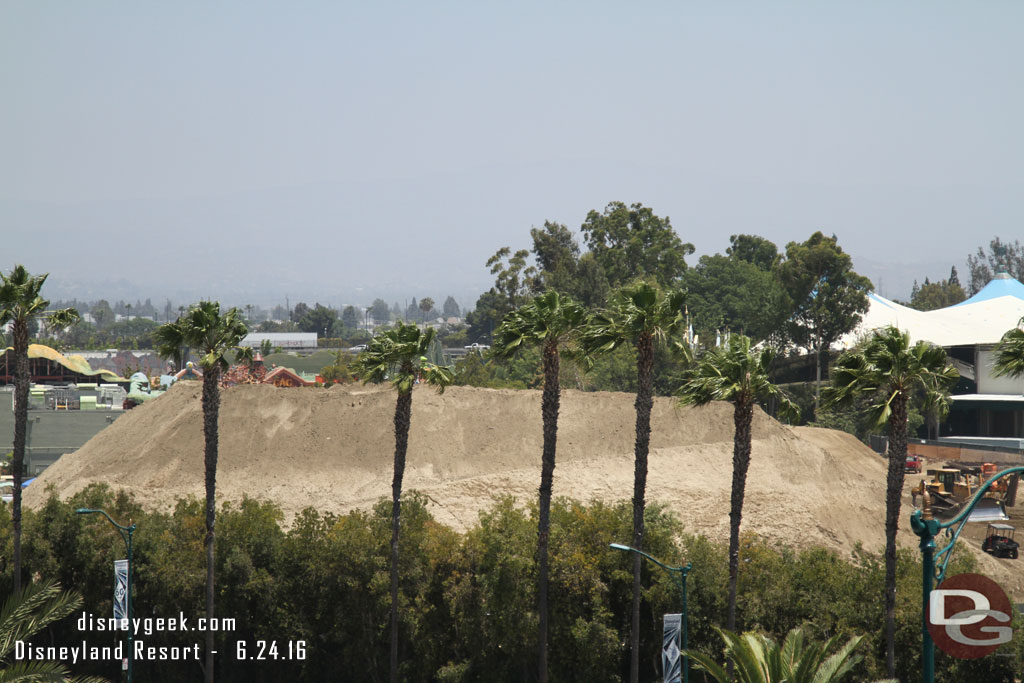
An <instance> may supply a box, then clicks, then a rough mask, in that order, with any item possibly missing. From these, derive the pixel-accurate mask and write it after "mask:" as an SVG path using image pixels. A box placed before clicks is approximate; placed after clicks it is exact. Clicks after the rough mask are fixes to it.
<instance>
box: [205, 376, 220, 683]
mask: <svg viewBox="0 0 1024 683" xmlns="http://www.w3.org/2000/svg"><path fill="white" fill-rule="evenodd" d="M219 378H220V369H219V368H217V367H213V368H206V369H205V372H203V436H204V438H205V441H206V448H205V450H204V460H205V464H206V622H207V624H210V623H211V622H212V621H213V601H214V595H215V590H214V576H213V569H214V554H213V549H214V525H215V524H216V521H217V444H218V431H217V417H218V415H219V414H220V389H219V388H218V386H217V383H218V380H219ZM213 635H214V634H213V631H212V630H207V631H206V666H205V669H206V671H205V674H206V683H213Z"/></svg>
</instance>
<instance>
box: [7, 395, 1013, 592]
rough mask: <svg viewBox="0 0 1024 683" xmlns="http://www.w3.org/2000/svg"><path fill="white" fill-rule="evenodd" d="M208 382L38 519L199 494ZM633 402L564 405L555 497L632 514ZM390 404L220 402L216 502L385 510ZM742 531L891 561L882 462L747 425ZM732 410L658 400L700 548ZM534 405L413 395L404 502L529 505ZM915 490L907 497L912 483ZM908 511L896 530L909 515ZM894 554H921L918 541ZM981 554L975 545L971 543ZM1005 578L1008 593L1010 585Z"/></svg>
mask: <svg viewBox="0 0 1024 683" xmlns="http://www.w3.org/2000/svg"><path fill="white" fill-rule="evenodd" d="M200 393H201V386H200V384H199V383H198V382H180V383H179V384H177V385H176V386H174V387H173V388H172V389H171V390H170V391H169V392H168V393H167V394H165V395H164V396H163V397H161V398H159V399H157V400H154V401H149V402H146V403H144V404H142V405H141V406H139V407H137V408H135V409H133V410H132V411H131V412H130V413H128V414H126V415H124V416H122V417H121V418H119V419H118V420H116V421H115V422H114V423H112V424H111V425H110V426H109V427H107V428H106V429H104V430H103V431H102V432H100V433H99V434H97V435H96V436H95V437H94V438H93V439H92V440H90V441H89V442H88V443H87V444H86V445H85V446H83V447H82V448H81V449H80V450H78V451H77V452H75V453H73V454H69V455H65V456H63V457H62V458H61V459H60V460H59V461H58V462H57V463H56V464H54V465H53V466H51V467H50V468H49V469H47V470H46V471H45V472H44V473H43V474H42V475H41V476H40V477H39V478H38V480H37V482H36V483H35V484H34V485H33V486H32V487H30V488H29V489H27V490H26V495H25V502H26V505H28V506H38V505H40V504H41V503H42V501H43V498H44V495H45V494H44V491H45V489H46V488H47V487H49V486H52V487H54V489H55V490H56V492H57V493H58V494H59V495H60V496H61V497H62V498H64V497H67V496H69V495H72V494H73V493H75V492H76V491H79V490H81V489H82V488H84V487H85V486H86V485H88V484H89V483H91V482H105V483H108V484H110V485H111V486H112V487H115V488H123V489H126V490H128V491H129V492H130V493H132V494H133V495H134V496H135V497H136V499H137V500H139V501H140V502H141V503H142V504H143V505H144V506H147V507H150V508H153V509H161V510H169V509H171V508H172V507H173V504H174V502H175V501H176V500H177V499H178V498H180V497H183V496H188V495H192V496H196V497H197V498H201V497H202V496H203V495H204V489H203V432H202V411H201V407H200ZM633 399H634V397H633V395H632V394H622V393H581V392H576V391H566V392H564V394H563V397H562V408H561V414H560V418H559V432H558V464H557V467H556V470H555V482H554V486H555V495H556V496H569V497H573V498H576V499H579V500H583V501H589V500H593V499H598V500H603V501H608V502H611V501H618V500H625V499H629V498H630V496H631V495H632V488H633V438H634V424H635V413H634V408H633ZM394 407H395V394H394V391H393V390H391V389H390V388H389V387H379V388H378V387H362V386H340V385H339V386H335V387H333V388H331V389H316V388H303V389H286V388H277V387H273V386H269V385H245V386H237V387H233V388H230V389H227V390H225V391H224V393H223V398H222V403H221V412H220V458H219V468H218V473H217V491H218V500H219V501H225V500H240V499H241V498H242V497H243V496H246V495H247V496H249V497H252V498H257V499H261V500H270V501H274V502H275V503H277V504H278V505H280V506H281V508H282V510H283V511H284V513H285V516H286V519H287V520H291V519H292V518H293V517H294V515H295V514H296V513H298V512H299V511H300V510H302V509H304V508H306V507H310V506H311V507H314V508H317V509H318V510H321V511H332V512H337V513H344V512H347V511H349V510H352V509H355V508H368V507H369V506H371V505H373V504H374V503H375V502H376V501H377V500H379V499H381V498H383V497H389V496H390V494H391V473H392V460H393V454H394V435H393V432H392V419H393V414H394ZM753 433H754V442H753V457H752V463H751V466H750V472H749V475H748V478H747V494H746V501H745V505H744V516H743V529H744V530H745V531H754V532H757V533H758V534H761V535H763V536H765V537H767V538H769V539H771V540H773V541H777V542H780V543H783V544H787V545H791V546H809V545H815V544H820V545H825V546H827V547H831V548H834V549H836V550H839V551H840V552H842V553H844V554H846V553H848V552H849V550H850V549H851V548H852V547H853V545H854V544H855V543H858V542H859V543H862V544H863V545H864V547H865V548H867V549H869V550H874V551H880V550H881V548H882V546H883V544H884V520H885V503H884V487H885V462H884V461H883V460H882V458H880V457H879V456H877V455H875V454H874V453H873V452H872V451H871V450H870V449H868V448H867V447H866V446H864V445H863V444H861V443H860V442H859V441H857V440H856V439H855V438H853V437H852V436H850V435H848V434H845V433H842V432H837V431H832V430H823V429H813V428H807V427H800V428H795V429H793V428H789V427H786V426H784V425H781V424H779V423H777V422H775V421H774V420H771V419H770V418H768V417H767V416H765V415H764V414H763V413H761V412H760V411H757V412H756V413H755V417H754V430H753ZM732 436H733V422H732V406H730V405H728V404H711V405H709V406H705V407H702V408H678V407H676V406H675V404H674V402H673V401H672V400H671V399H668V398H657V399H655V403H654V411H653V415H652V434H651V453H650V472H649V476H648V486H647V496H648V500H649V501H660V502H664V503H666V504H668V505H669V506H670V507H671V508H672V509H673V510H674V511H675V512H676V513H677V514H678V515H679V518H680V519H681V520H683V523H684V524H685V527H686V530H687V531H689V532H692V533H698V534H707V535H708V536H711V537H716V538H720V539H722V540H723V541H724V540H725V539H727V537H728V521H729V519H728V508H729V492H730V486H731V478H732ZM540 453H541V419H540V392H537V391H511V390H490V389H478V388H470V387H452V388H450V389H448V391H446V392H445V394H444V395H441V396H439V395H437V394H436V393H434V392H433V391H431V390H429V389H426V388H417V389H416V390H415V392H414V398H413V408H412V429H411V432H410V438H409V453H408V463H407V469H406V475H405V488H406V490H409V489H417V490H419V491H421V492H423V493H424V494H426V495H427V496H428V497H429V500H430V501H431V511H432V514H433V515H434V516H435V518H436V519H438V520H439V521H441V522H443V523H445V524H448V525H451V526H452V527H454V528H456V529H460V530H462V529H465V528H467V527H469V526H471V525H472V524H473V523H474V522H475V521H476V519H477V515H478V513H479V511H480V510H481V509H485V508H487V507H489V506H490V505H491V503H492V502H493V501H494V500H495V499H497V498H498V497H500V496H503V495H512V496H515V497H516V499H517V500H518V501H519V502H520V503H522V504H523V505H526V504H527V503H528V502H529V501H532V500H534V498H535V497H536V491H537V487H538V485H539V479H540ZM908 483H909V482H908ZM910 510H911V508H910V498H909V495H908V496H907V497H906V502H905V507H904V513H903V514H901V518H903V519H906V518H907V517H908V515H909V512H910ZM903 526H904V527H905V528H902V529H901V543H903V544H905V545H907V546H912V547H916V542H917V538H916V537H915V536H913V535H912V534H911V532H910V531H909V525H908V524H907V525H903ZM973 545H974V547H976V548H978V547H980V545H979V544H978V543H974V544H973ZM976 554H978V555H980V556H981V557H982V562H983V571H985V572H986V573H989V575H991V576H992V577H993V578H995V579H996V580H997V581H1000V582H1001V583H1002V584H1003V585H1004V586H1005V587H1006V588H1007V590H1011V591H1013V592H1015V593H1017V594H1019V595H1024V585H1022V584H1024V581H1022V572H1021V570H1020V569H1019V567H1020V566H1024V565H1018V564H1017V563H1018V562H1021V561H1024V560H1021V561H1013V560H996V559H994V558H991V557H988V556H987V555H984V554H982V553H981V552H980V550H978V552H977V553H976ZM1010 579H1012V580H1010Z"/></svg>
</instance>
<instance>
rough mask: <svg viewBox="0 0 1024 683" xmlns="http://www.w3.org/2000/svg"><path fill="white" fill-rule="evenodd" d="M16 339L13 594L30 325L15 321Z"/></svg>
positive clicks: (17, 568) (17, 577)
mask: <svg viewBox="0 0 1024 683" xmlns="http://www.w3.org/2000/svg"><path fill="white" fill-rule="evenodd" d="M11 333H12V334H11V336H12V337H13V338H14V339H13V341H14V345H13V346H14V457H13V459H12V460H11V468H12V469H13V470H14V472H13V474H14V491H12V494H13V496H14V499H13V500H12V502H11V521H12V522H13V524H14V592H15V593H17V592H18V591H20V590H21V483H22V481H23V476H22V470H24V468H25V442H26V440H27V436H28V435H27V432H28V385H29V380H30V377H29V369H28V324H27V323H26V322H25V321H24V320H15V321H14V329H13V330H12V331H11Z"/></svg>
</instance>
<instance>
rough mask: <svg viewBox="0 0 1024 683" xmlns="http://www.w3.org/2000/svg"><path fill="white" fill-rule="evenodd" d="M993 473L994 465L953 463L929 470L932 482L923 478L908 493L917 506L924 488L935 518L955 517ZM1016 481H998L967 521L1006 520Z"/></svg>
mask: <svg viewBox="0 0 1024 683" xmlns="http://www.w3.org/2000/svg"><path fill="white" fill-rule="evenodd" d="M994 472H995V466H994V465H992V464H991V463H985V464H984V465H981V466H980V467H979V466H976V465H972V464H961V463H956V464H955V465H954V466H947V467H943V468H940V469H935V470H928V474H929V475H932V477H933V478H932V480H931V481H925V480H923V479H922V480H921V483H920V484H918V485H917V486H915V487H914V488H913V489H912V490H911V496H912V499H913V501H914V505H915V506H916V505H919V504H920V499H921V497H922V495H923V493H924V491H925V489H926V488H927V490H928V493H929V494H930V495H931V507H932V511H933V512H934V513H935V515H936V517H939V518H940V519H950V518H952V517H955V516H956V515H957V513H959V512H960V510H961V508H963V506H964V504H965V503H967V501H969V500H970V499H971V497H972V496H973V495H974V494H975V493H976V492H977V490H978V488H979V487H980V486H981V485H982V484H983V483H984V482H985V481H987V480H988V479H989V478H990V476H991V474H994ZM1017 481H1018V477H1017V476H1016V475H1015V476H1013V477H1011V478H1010V480H1009V481H1007V482H1005V483H1004V482H1001V481H1000V482H997V483H996V485H994V486H992V487H990V488H989V490H988V491H986V492H985V496H984V497H983V498H982V499H981V500H979V501H978V504H977V505H976V506H975V507H974V510H972V511H971V514H970V517H969V518H968V520H967V521H969V522H995V521H1003V520H1007V519H1009V518H1010V517H1009V515H1007V514H1006V506H1007V505H1009V506H1011V507H1012V506H1013V505H1014V504H1015V503H1016V498H1017Z"/></svg>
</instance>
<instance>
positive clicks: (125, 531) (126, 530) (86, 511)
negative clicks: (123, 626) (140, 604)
mask: <svg viewBox="0 0 1024 683" xmlns="http://www.w3.org/2000/svg"><path fill="white" fill-rule="evenodd" d="M75 512H77V513H78V514H80V515H95V514H100V515H103V516H104V517H106V518H107V521H108V522H110V523H111V524H112V525H113V527H114V528H115V529H117V533H119V534H121V540H122V541H124V544H125V546H126V547H127V548H128V585H127V595H126V596H125V601H126V604H127V606H128V610H127V614H128V683H132V663H133V660H134V659H135V657H134V655H135V651H134V649H133V640H134V639H133V638H132V633H133V629H132V626H131V621H132V534H133V533H135V525H134V524H131V523H130V520H129V525H128V526H122V525H121V524H118V523H117V522H115V521H114V520H113V519H111V517H110V515H108V514H107V513H106V511H105V510H93V509H92V508H78V509H77V510H75Z"/></svg>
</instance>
